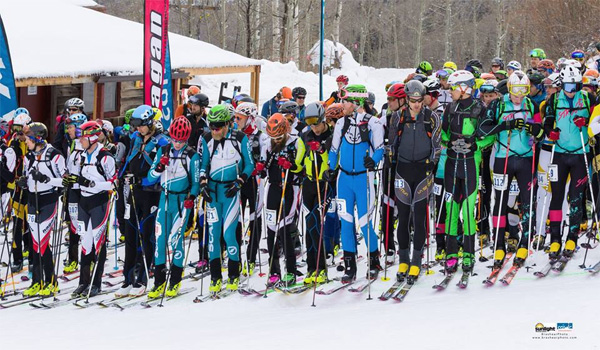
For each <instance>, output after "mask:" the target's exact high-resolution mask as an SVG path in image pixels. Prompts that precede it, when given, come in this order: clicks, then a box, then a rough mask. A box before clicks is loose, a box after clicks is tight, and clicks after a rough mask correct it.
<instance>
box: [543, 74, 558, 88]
mask: <svg viewBox="0 0 600 350" xmlns="http://www.w3.org/2000/svg"><path fill="white" fill-rule="evenodd" d="M543 83H544V85H546V86H550V87H553V88H559V87H561V84H562V82H561V81H560V73H552V74H550V75H549V76H548V77H546V79H544V81H543Z"/></svg>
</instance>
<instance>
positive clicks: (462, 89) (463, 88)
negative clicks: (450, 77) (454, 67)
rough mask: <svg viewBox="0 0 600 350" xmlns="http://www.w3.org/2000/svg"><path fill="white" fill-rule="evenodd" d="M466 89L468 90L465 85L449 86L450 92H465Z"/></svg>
mask: <svg viewBox="0 0 600 350" xmlns="http://www.w3.org/2000/svg"><path fill="white" fill-rule="evenodd" d="M467 88H468V86H467V85H465V84H456V85H452V86H450V90H452V91H454V90H457V89H460V91H465V90H466V89H467Z"/></svg>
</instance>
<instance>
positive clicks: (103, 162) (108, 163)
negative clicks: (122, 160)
mask: <svg viewBox="0 0 600 350" xmlns="http://www.w3.org/2000/svg"><path fill="white" fill-rule="evenodd" d="M100 166H101V167H102V169H104V177H105V178H106V179H108V180H106V181H100V182H96V186H95V187H96V188H97V189H100V190H102V191H110V190H112V187H113V182H114V181H115V179H116V174H117V166H116V162H115V158H114V157H113V156H112V155H108V154H107V155H105V156H104V157H102V159H100Z"/></svg>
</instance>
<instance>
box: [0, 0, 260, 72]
mask: <svg viewBox="0 0 600 350" xmlns="http://www.w3.org/2000/svg"><path fill="white" fill-rule="evenodd" d="M70 1H79V2H83V0H70ZM0 13H1V14H2V19H3V21H4V26H5V29H6V35H7V36H8V42H9V45H10V51H11V58H12V62H13V69H14V72H15V78H16V79H24V78H48V77H64V76H71V77H77V76H87V75H107V74H119V75H136V74H142V69H143V36H144V34H143V27H144V26H143V24H140V23H136V22H132V21H128V20H125V19H122V18H118V17H114V16H110V15H106V14H103V13H100V12H97V11H94V10H90V9H86V8H83V7H80V6H74V5H73V4H70V3H64V2H62V1H47V0H11V1H0ZM169 38H170V46H171V66H172V68H173V69H178V68H215V67H234V66H243V67H247V66H253V65H260V64H261V62H260V61H258V60H254V59H249V58H246V57H244V56H241V55H238V54H236V53H233V52H229V51H226V50H223V49H220V48H218V47H216V46H214V45H212V44H209V43H206V42H203V41H199V40H194V39H191V38H187V37H184V36H181V35H178V34H173V33H170V35H169Z"/></svg>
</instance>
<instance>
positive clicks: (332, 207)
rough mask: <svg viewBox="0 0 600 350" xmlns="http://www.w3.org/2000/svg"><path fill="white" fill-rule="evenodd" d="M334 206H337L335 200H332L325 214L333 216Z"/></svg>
mask: <svg viewBox="0 0 600 350" xmlns="http://www.w3.org/2000/svg"><path fill="white" fill-rule="evenodd" d="M336 206H337V205H336V200H335V199H334V200H332V201H331V202H330V203H329V207H328V208H327V212H328V213H332V214H333V213H335V209H336Z"/></svg>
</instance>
